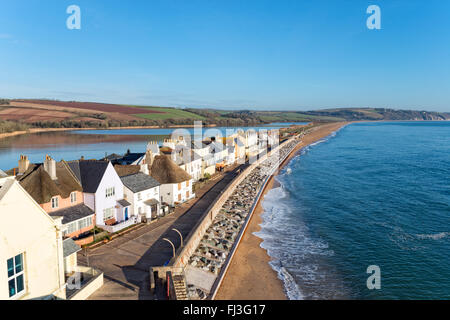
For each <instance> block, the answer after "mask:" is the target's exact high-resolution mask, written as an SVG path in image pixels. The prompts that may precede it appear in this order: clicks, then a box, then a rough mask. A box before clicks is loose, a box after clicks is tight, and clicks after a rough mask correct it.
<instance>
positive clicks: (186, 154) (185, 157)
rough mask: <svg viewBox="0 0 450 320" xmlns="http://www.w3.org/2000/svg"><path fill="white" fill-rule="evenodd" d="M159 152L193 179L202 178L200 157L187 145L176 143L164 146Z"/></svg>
mask: <svg viewBox="0 0 450 320" xmlns="http://www.w3.org/2000/svg"><path fill="white" fill-rule="evenodd" d="M160 153H161V154H164V155H166V156H169V157H170V158H171V159H172V160H173V161H174V162H175V163H176V164H177V165H178V166H179V167H180V168H181V169H183V170H184V171H186V172H187V173H188V174H189V175H190V176H191V177H192V179H193V180H194V182H195V181H198V180H200V178H202V157H200V156H199V155H198V154H197V153H196V152H194V151H193V150H191V149H189V148H188V147H186V146H184V145H181V144H178V145H176V146H175V148H174V149H173V148H171V147H168V146H164V147H162V148H160Z"/></svg>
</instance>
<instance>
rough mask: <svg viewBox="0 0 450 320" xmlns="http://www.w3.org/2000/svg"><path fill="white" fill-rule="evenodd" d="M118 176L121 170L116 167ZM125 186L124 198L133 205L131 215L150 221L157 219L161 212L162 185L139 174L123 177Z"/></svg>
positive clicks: (143, 174)
mask: <svg viewBox="0 0 450 320" xmlns="http://www.w3.org/2000/svg"><path fill="white" fill-rule="evenodd" d="M115 169H116V171H117V172H118V174H119V175H120V176H121V174H120V169H119V168H118V167H117V166H116V167H115ZM120 179H121V180H122V183H123V185H124V198H125V199H126V200H127V201H128V202H130V203H131V207H130V215H131V216H132V217H133V216H134V217H138V221H140V220H141V218H142V217H145V218H146V219H148V220H152V219H156V218H157V217H158V216H159V212H160V207H161V203H160V185H161V184H160V183H159V182H158V181H156V180H155V179H154V178H152V177H151V176H149V175H147V174H145V173H142V172H137V173H134V174H128V175H125V176H121V178H120Z"/></svg>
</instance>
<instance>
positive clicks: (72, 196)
mask: <svg viewBox="0 0 450 320" xmlns="http://www.w3.org/2000/svg"><path fill="white" fill-rule="evenodd" d="M75 202H77V193H76V192H71V193H70V203H75Z"/></svg>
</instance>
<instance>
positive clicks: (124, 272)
mask: <svg viewBox="0 0 450 320" xmlns="http://www.w3.org/2000/svg"><path fill="white" fill-rule="evenodd" d="M246 166H248V165H247V164H245V165H240V166H238V167H236V168H234V169H233V170H231V171H228V172H225V173H224V175H223V177H222V179H221V180H219V181H218V182H217V183H216V184H215V185H214V186H212V187H211V189H209V191H207V192H206V193H204V194H203V195H202V196H201V197H200V198H199V199H198V200H197V201H196V202H195V203H194V204H193V205H192V207H191V208H189V209H188V210H187V211H185V212H178V213H177V212H175V213H173V214H171V215H169V216H166V217H163V218H161V219H160V220H158V221H157V222H154V223H152V224H150V225H146V226H144V227H142V228H140V229H138V230H136V231H133V232H130V233H129V234H125V235H123V236H121V237H118V238H116V239H114V240H113V241H111V242H109V243H107V244H105V245H103V246H101V247H99V248H96V249H93V250H90V251H89V252H88V256H87V257H86V256H85V252H84V251H82V252H80V253H79V254H78V261H79V264H80V265H88V262H89V266H90V267H94V268H97V269H99V270H101V271H103V273H104V285H103V287H101V288H100V289H99V290H97V291H96V292H95V293H94V294H93V295H92V296H91V297H90V298H89V299H92V300H122V299H123V300H148V299H157V298H162V297H155V296H154V295H152V294H151V293H150V291H149V268H150V267H151V266H162V265H164V263H166V262H167V261H168V260H170V259H171V258H172V247H171V245H170V244H169V243H168V242H166V241H164V240H162V239H163V238H168V239H170V240H171V241H172V242H173V243H174V244H175V247H176V248H178V247H179V246H180V244H181V239H180V236H179V235H178V233H176V232H175V231H173V230H172V228H176V229H178V230H179V231H180V232H181V234H182V235H183V238H186V237H187V235H188V234H189V232H190V231H191V230H192V229H193V228H194V227H195V225H196V224H197V222H198V221H199V220H200V218H201V217H202V215H203V213H204V212H205V211H206V209H207V208H208V207H209V205H210V204H211V203H212V202H213V201H214V200H216V199H217V198H218V197H219V196H220V195H221V194H222V192H223V190H224V189H225V188H226V186H227V185H228V184H229V183H230V182H231V181H232V180H233V179H234V178H235V177H236V176H237V175H238V174H239V172H242V171H243V169H244V168H245V167H246Z"/></svg>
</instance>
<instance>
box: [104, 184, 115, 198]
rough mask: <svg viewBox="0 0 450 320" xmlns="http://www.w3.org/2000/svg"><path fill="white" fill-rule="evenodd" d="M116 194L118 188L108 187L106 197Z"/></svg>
mask: <svg viewBox="0 0 450 320" xmlns="http://www.w3.org/2000/svg"><path fill="white" fill-rule="evenodd" d="M115 194H116V188H114V187H112V188H106V198H109V197H112V196H114V195H115Z"/></svg>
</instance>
